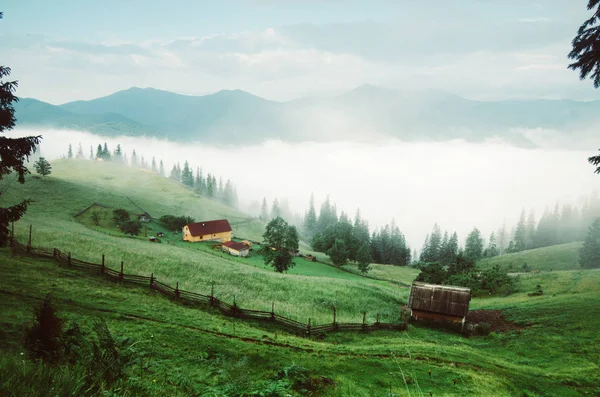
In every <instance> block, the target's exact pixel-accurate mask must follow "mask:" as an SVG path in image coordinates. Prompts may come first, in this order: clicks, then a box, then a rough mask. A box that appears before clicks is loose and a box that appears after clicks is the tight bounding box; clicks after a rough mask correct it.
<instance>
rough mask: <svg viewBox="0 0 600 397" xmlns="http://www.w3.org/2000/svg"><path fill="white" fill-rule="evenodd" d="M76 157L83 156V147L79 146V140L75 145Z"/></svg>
mask: <svg viewBox="0 0 600 397" xmlns="http://www.w3.org/2000/svg"><path fill="white" fill-rule="evenodd" d="M76 158H78V159H82V158H83V148H82V147H81V142H79V146H78V147H77V155H76Z"/></svg>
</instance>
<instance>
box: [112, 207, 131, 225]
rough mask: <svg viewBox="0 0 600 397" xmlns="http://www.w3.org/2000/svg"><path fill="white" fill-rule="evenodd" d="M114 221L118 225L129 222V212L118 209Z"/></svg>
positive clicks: (114, 214) (114, 212)
mask: <svg viewBox="0 0 600 397" xmlns="http://www.w3.org/2000/svg"><path fill="white" fill-rule="evenodd" d="M113 220H114V221H115V223H116V224H117V225H121V223H123V222H127V221H128V220H129V212H127V211H126V210H124V209H123V208H117V209H116V210H113Z"/></svg>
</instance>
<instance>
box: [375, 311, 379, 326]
mask: <svg viewBox="0 0 600 397" xmlns="http://www.w3.org/2000/svg"><path fill="white" fill-rule="evenodd" d="M375 326H376V327H378V328H379V313H377V319H376V320H375Z"/></svg>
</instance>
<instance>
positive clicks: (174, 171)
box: [169, 164, 179, 182]
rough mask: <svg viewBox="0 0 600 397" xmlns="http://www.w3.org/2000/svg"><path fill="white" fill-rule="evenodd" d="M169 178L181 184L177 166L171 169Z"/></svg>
mask: <svg viewBox="0 0 600 397" xmlns="http://www.w3.org/2000/svg"><path fill="white" fill-rule="evenodd" d="M169 178H171V179H172V180H174V181H177V182H179V174H178V173H177V166H176V165H175V164H173V168H172V169H171V175H169Z"/></svg>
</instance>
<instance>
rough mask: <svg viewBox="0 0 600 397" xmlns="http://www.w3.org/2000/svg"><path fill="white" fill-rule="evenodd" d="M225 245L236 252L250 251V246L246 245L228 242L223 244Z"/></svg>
mask: <svg viewBox="0 0 600 397" xmlns="http://www.w3.org/2000/svg"><path fill="white" fill-rule="evenodd" d="M223 245H224V246H225V247H227V248H232V249H234V250H236V251H241V250H245V249H248V246H247V245H246V244H244V243H236V242H235V241H228V242H226V243H223Z"/></svg>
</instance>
